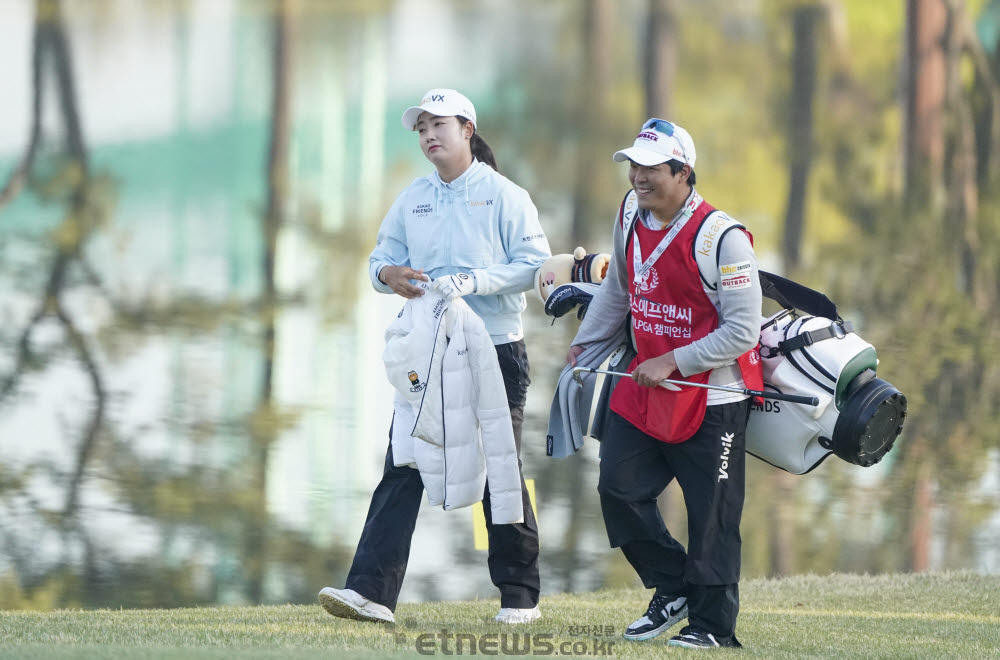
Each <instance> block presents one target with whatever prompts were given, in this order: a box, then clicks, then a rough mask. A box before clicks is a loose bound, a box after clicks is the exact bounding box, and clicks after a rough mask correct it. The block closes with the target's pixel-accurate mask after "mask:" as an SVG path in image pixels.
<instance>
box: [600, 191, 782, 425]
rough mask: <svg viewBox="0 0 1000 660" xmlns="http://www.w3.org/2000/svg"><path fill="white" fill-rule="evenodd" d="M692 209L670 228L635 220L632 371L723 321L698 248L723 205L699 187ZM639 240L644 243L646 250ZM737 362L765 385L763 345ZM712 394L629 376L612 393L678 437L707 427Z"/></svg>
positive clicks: (753, 384)
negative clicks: (709, 219)
mask: <svg viewBox="0 0 1000 660" xmlns="http://www.w3.org/2000/svg"><path fill="white" fill-rule="evenodd" d="M686 210H687V211H688V213H685V214H682V217H681V218H680V219H678V221H677V222H676V223H675V224H674V225H673V226H671V227H670V228H669V229H664V230H652V229H649V228H648V227H646V226H645V225H644V224H643V223H642V221H641V220H639V219H636V220H635V221H634V222H635V235H634V237H633V241H632V242H630V243H629V245H627V246H626V259H625V261H626V262H627V265H628V272H629V304H630V307H631V312H632V314H631V316H632V330H633V333H634V335H635V343H636V351H637V356H636V358H635V359H634V360H633V361H632V364H630V365H629V368H628V371H629V372H631V371H632V370H634V369H635V368H636V366H637V365H639V364H640V363H642V362H644V361H645V360H648V359H650V358H654V357H658V356H660V355H663V354H664V353H668V352H670V351H672V350H674V349H676V348H680V347H681V346H686V345H688V344H690V343H691V342H694V341H697V340H698V339H701V338H702V337H704V336H706V335H707V334H709V333H710V332H712V331H713V330H715V329H716V328H718V326H719V316H718V313H717V311H716V309H715V306H714V305H713V304H712V302H711V301H710V300H709V298H708V296H707V295H706V294H705V290H704V288H703V285H702V281H701V277H700V276H699V274H698V265H697V263H696V262H695V259H694V251H693V250H692V244H693V243H694V240H695V238H696V237H697V235H698V231H699V228H700V227H701V224H702V221H703V220H704V219H705V217H706V216H707V215H708V214H709V213H711V212H712V211H714V210H715V209H714V208H713V207H712V206H711V205H710V204H709V203H708V202H705V201H704V200H703V199H701V196H700V195H697V194H696V195H695V196H694V197H693V198H692V199H691V200H690V201H689V202H688V209H686ZM620 217H621V216H620ZM682 222H683V223H684V224H683V226H681V227H680V228H678V227H677V225H678V224H680V223H682ZM672 231H673V235H672V236H671V235H670V233H671V232H672ZM667 241H669V242H667ZM751 241H752V238H751ZM665 243H666V247H665V248H664V247H663V245H664V244H665ZM635 247H638V248H639V253H638V255H637V253H636V251H635ZM737 364H739V366H740V371H741V373H742V375H743V379H744V382H745V384H746V387H748V388H753V389H759V388H760V387H761V386H762V383H763V379H762V373H761V364H760V358H759V354H758V353H757V348H756V347H755V348H754V349H752V350H750V351H748V352H747V353H745V354H744V355H741V356H740V357H739V358H738V359H737ZM710 375H711V371H704V372H702V373H699V374H693V375H692V376H689V377H688V378H684V377H682V376H681V375H680V372H679V371H676V370H675V371H674V372H673V374H671V375H670V376H669V378H671V379H675V380H686V381H688V382H692V383H701V384H705V383H707V382H708V379H709V376H710ZM707 399H708V390H706V389H704V388H700V387H682V388H681V389H680V391H672V390H667V389H665V388H662V387H654V388H649V387H642V386H640V385H638V384H637V383H636V382H635V381H634V380H632V379H631V378H622V379H621V380H620V381H619V382H618V385H617V387H615V391H614V393H613V394H612V396H611V409H612V410H614V411H615V412H616V413H618V414H619V415H621V416H622V417H624V418H625V419H626V420H628V421H629V422H630V423H631V424H632V425H633V426H635V427H636V428H638V429H639V430H641V431H643V432H644V433H646V434H647V435H650V436H652V437H654V438H657V439H658V440H662V441H663V442H668V443H678V442H683V441H685V440H687V439H688V438H690V437H691V436H692V435H694V433H695V431H697V430H698V427H699V426H701V423H702V421H703V420H704V418H705V408H706V402H707Z"/></svg>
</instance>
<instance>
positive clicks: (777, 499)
mask: <svg viewBox="0 0 1000 660" xmlns="http://www.w3.org/2000/svg"><path fill="white" fill-rule="evenodd" d="M771 483H772V485H773V486H774V488H773V490H772V493H773V494H774V515H772V516H769V517H768V519H767V520H768V541H769V544H768V545H769V547H770V565H769V569H770V572H769V573H770V575H772V576H776V575H792V574H793V573H794V572H795V551H796V544H795V535H796V529H795V505H796V502H797V500H796V498H795V497H794V495H795V486H796V485H797V483H798V482H797V481H796V477H795V475H794V474H790V473H788V472H785V471H783V470H775V471H774V472H773V474H772V476H771Z"/></svg>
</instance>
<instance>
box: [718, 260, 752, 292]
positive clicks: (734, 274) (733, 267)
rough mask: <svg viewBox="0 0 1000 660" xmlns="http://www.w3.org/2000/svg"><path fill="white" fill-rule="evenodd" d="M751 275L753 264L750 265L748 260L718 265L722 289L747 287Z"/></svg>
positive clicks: (748, 286) (730, 289)
mask: <svg viewBox="0 0 1000 660" xmlns="http://www.w3.org/2000/svg"><path fill="white" fill-rule="evenodd" d="M751 275H753V266H751V265H750V262H749V261H740V262H738V263H735V264H728V265H726V266H719V285H720V286H721V287H722V290H723V291H734V290H736V289H749V288H750V284H751V279H750V276H751Z"/></svg>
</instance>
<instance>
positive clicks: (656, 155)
mask: <svg viewBox="0 0 1000 660" xmlns="http://www.w3.org/2000/svg"><path fill="white" fill-rule="evenodd" d="M614 159H615V160H616V161H629V172H628V176H629V182H630V183H631V184H632V190H631V191H630V192H629V193H628V195H627V196H626V197H625V200H624V201H623V202H622V205H621V208H620V210H619V212H618V214H617V216H616V220H615V227H614V234H613V240H614V249H613V253H612V258H611V264H610V266H609V268H608V273H607V277H606V278H605V280H604V282H603V283H602V285H601V287H600V289H599V291H598V293H597V294H596V295H595V296H594V299H593V301H592V302H591V303H590V308H589V310H588V312H587V315H586V317H585V318H584V320H583V323H582V325H581V326H580V330H579V332H578V333H577V335H576V338H575V339H574V340H573V345H572V346H571V347H570V351H569V354H568V356H567V360H568V361H569V362H570V363H571V364H575V363H576V358H577V356H578V355H579V354H580V353H581V352H582V351H583V349H584V348H585V347H586V346H587V345H588V344H590V343H591V342H597V341H602V340H606V339H608V338H609V337H612V336H613V335H614V334H615V333H616V332H617V331H618V330H619V328H621V327H622V325H623V324H624V323H625V322H626V319H628V318H630V328H629V335H630V336H631V338H632V342H633V345H634V348H635V350H636V352H637V357H636V359H635V360H633V362H632V364H631V365H630V366H629V371H630V372H631V374H632V378H631V379H628V378H622V379H621V381H620V382H619V383H618V385H617V387H616V388H615V391H614V393H613V395H612V397H611V404H610V405H611V411H612V413H611V421H610V423H609V425H608V429H607V433H606V435H605V438H604V441H603V443H602V446H601V468H600V481H599V484H598V491H599V492H600V496H601V509H602V512H603V514H604V524H605V526H606V527H607V531H608V538H609V539H610V541H611V545H612V547H620V548H621V549H622V552H623V553H624V554H625V557H626V559H628V561H629V563H630V564H631V565H632V567H633V568H635V570H636V572H637V573H638V574H639V577H640V578H641V579H642V582H643V584H644V585H645V586H646V587H647V588H650V589H655V590H656V592H655V594H654V595H653V598H652V600H651V601H650V603H649V608H648V609H647V611H646V613H645V615H644V616H642V617H641V618H639V619H638V620H637V621H635V622H634V623H632V624H631V625H630V626H629V627H628V629H627V630H626V632H625V638H626V639H630V640H644V639H650V638H652V637H655V636H657V635H659V634H661V633H662V632H664V631H666V630H667V629H668V628H670V627H671V626H673V625H674V624H675V623H677V622H678V621H680V620H682V619H684V618H685V617H687V618H688V620H689V625H688V626H686V627H684V628H683V629H681V631H680V634H678V635H676V636H674V637H673V638H671V639H670V641H669V644H671V645H677V646H687V647H715V646H729V647H739V646H740V643H739V642H738V641H737V639H736V636H735V634H734V633H735V629H736V615H737V612H738V610H739V590H738V582H739V578H740V517H741V515H742V510H743V492H744V433H745V430H746V425H747V418H748V415H749V411H750V400H749V399H748V398H747V396H746V395H743V394H734V393H729V392H724V391H716V390H712V391H708V390H705V389H702V388H696V387H681V388H674V389H667V388H665V387H663V386H659V385H658V384H659V382H660V381H661V380H663V379H665V378H671V379H684V380H687V381H689V382H694V383H709V384H715V385H726V386H734V387H740V388H743V387H749V388H753V389H759V388H760V386H761V373H760V356H759V354H758V353H757V341H758V337H759V334H760V312H761V290H760V283H759V282H758V279H757V260H756V258H755V256H754V252H753V245H752V242H751V241H752V239H751V236H750V234H749V233H748V232H747V231H746V230H745V229H744V228H743V226H742V225H740V224H739V223H737V222H736V221H735V220H733V219H732V218H730V217H729V216H727V215H726V214H724V213H722V212H720V211H717V210H715V209H714V208H713V207H712V206H711V205H710V204H709V203H708V202H706V201H705V200H704V199H702V197H701V195H700V194H698V191H697V190H695V188H694V183H695V173H694V164H695V147H694V142H693V141H692V139H691V136H690V135H689V134H688V132H687V131H685V130H684V129H683V128H681V127H680V126H678V125H676V124H673V123H671V122H668V121H664V120H662V119H650V120H649V121H647V122H646V123H645V124H644V125H643V127H642V129H641V130H640V132H639V135H638V137H636V139H635V143H634V144H633V146H632V147H630V148H628V149H623V150H621V151H618V152H617V153H615V155H614ZM674 478H676V479H677V481H678V482H679V484H680V487H681V489H682V491H683V493H684V502H685V504H686V506H687V514H688V537H689V543H688V548H687V551H686V552H685V549H684V547H683V546H682V545H681V544H680V543H678V542H677V541H676V540H674V538H673V537H672V536H671V535H670V533H669V532H668V531H667V529H666V527H665V525H664V523H663V519H662V518H661V517H660V513H659V511H658V509H657V505H656V498H657V496H658V495H659V494H660V493H661V492H662V491H663V489H664V488H666V486H667V484H669V483H670V481H671V480H672V479H674Z"/></svg>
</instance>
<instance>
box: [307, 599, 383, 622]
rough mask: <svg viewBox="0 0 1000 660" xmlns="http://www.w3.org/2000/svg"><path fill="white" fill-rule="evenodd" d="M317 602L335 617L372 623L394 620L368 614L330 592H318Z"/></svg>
mask: <svg viewBox="0 0 1000 660" xmlns="http://www.w3.org/2000/svg"><path fill="white" fill-rule="evenodd" d="M319 604H320V605H322V606H323V609H324V610H326V611H327V612H329V613H330V614H332V615H333V616H335V617H338V618H341V619H353V620H354V621H371V622H373V623H395V621H392V620H389V619H383V618H381V617H379V616H376V615H374V614H369V613H367V612H365V611H363V610H359V609H358V608H357V607H355V606H354V605H351V604H350V603H348V602H346V601H343V600H340V599H339V598H336V597H335V596H331V595H330V594H322V593H321V594H320V595H319Z"/></svg>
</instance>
